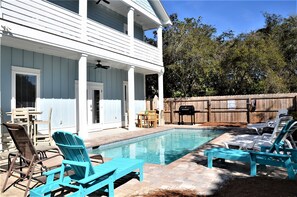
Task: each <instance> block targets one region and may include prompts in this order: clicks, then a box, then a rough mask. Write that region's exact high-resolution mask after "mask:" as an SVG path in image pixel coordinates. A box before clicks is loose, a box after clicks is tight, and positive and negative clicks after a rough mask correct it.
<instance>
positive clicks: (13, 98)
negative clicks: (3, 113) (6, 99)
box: [10, 66, 40, 110]
mask: <svg viewBox="0 0 297 197" xmlns="http://www.w3.org/2000/svg"><path fill="white" fill-rule="evenodd" d="M11 71H12V72H11V102H10V105H11V109H15V108H16V87H15V86H16V74H23V75H35V76H36V101H35V108H36V109H37V110H39V100H40V70H39V69H34V68H25V67H19V66H12V67H11Z"/></svg>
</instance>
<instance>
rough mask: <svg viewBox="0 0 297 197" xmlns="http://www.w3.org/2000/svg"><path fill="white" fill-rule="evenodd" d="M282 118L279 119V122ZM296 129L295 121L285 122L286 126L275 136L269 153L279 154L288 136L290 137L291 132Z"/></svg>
mask: <svg viewBox="0 0 297 197" xmlns="http://www.w3.org/2000/svg"><path fill="white" fill-rule="evenodd" d="M283 118H284V117H282V118H281V120H282V119H283ZM296 129H297V124H296V121H295V120H292V119H291V120H289V121H287V123H286V125H285V126H284V127H283V128H282V130H281V131H280V133H279V134H278V135H277V137H276V139H275V140H274V142H273V144H272V146H271V147H270V150H269V152H271V153H272V152H274V151H277V152H278V153H279V152H280V151H279V149H280V148H285V147H284V146H283V145H284V140H285V139H286V138H287V136H288V135H290V134H291V133H292V132H294V131H295V130H296Z"/></svg>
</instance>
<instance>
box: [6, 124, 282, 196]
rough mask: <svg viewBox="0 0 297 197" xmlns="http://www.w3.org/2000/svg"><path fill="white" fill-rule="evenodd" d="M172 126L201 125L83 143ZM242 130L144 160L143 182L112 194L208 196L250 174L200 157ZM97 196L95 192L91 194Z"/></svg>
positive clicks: (278, 173) (96, 136) (117, 132)
mask: <svg viewBox="0 0 297 197" xmlns="http://www.w3.org/2000/svg"><path fill="white" fill-rule="evenodd" d="M173 127H174V128H177V127H191V128H199V127H201V126H199V125H194V126H177V125H166V126H164V127H157V128H150V129H144V128H142V129H138V128H137V130H136V131H128V130H127V129H123V128H119V129H108V130H103V131H98V132H92V133H89V136H88V138H87V139H86V140H85V144H86V146H87V147H94V146H98V145H100V144H106V143H110V142H114V141H121V140H124V139H128V138H133V137H137V136H142V135H147V134H150V133H156V132H160V131H163V130H166V129H168V128H173ZM245 131H246V130H244V129H242V128H232V129H231V130H230V131H228V132H226V133H224V134H223V135H221V136H219V137H217V138H215V139H214V140H212V141H211V142H209V143H207V144H205V145H203V146H202V147H200V148H199V149H197V150H195V151H193V152H191V153H189V154H187V155H185V156H184V157H182V158H180V159H178V160H176V161H174V162H172V163H170V164H169V165H165V166H162V165H156V164H147V163H146V164H145V165H144V181H143V182H139V181H138V180H136V179H130V180H128V182H126V183H125V184H120V185H119V186H117V187H116V188H115V196H143V195H146V194H148V193H150V192H152V191H155V190H158V189H172V190H192V191H194V192H195V193H196V194H197V195H211V194H212V193H213V192H214V191H216V190H217V189H218V188H219V187H220V185H222V183H224V182H225V181H226V180H228V179H230V178H232V177H249V172H250V169H249V165H243V164H242V163H240V162H231V161H227V162H228V163H227V162H226V163H225V164H224V163H221V162H214V168H212V169H209V168H207V167H206V165H207V158H206V157H204V156H203V151H204V150H205V149H207V148H210V147H213V146H222V142H223V141H226V140H228V139H230V138H231V137H232V135H234V134H238V133H244V132H245ZM267 172H268V173H267ZM260 174H261V175H263V176H266V177H275V178H280V179H285V178H286V177H287V174H286V171H284V170H283V169H280V168H271V169H270V168H269V170H267V169H266V170H265V171H263V172H259V173H258V175H260ZM5 177H6V173H4V172H2V173H1V174H0V180H1V182H0V187H1V188H2V185H3V181H4V179H5ZM13 180H14V178H10V179H9V183H12V182H13ZM23 193H24V191H23V190H22V189H21V188H17V187H15V186H12V187H10V188H9V189H8V190H7V191H5V192H4V193H3V194H1V196H3V197H4V196H21V195H22V194H23ZM98 195H99V194H94V195H92V196H98Z"/></svg>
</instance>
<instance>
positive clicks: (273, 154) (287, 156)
mask: <svg viewBox="0 0 297 197" xmlns="http://www.w3.org/2000/svg"><path fill="white" fill-rule="evenodd" d="M250 154H251V156H253V155H255V156H268V157H273V158H284V159H286V158H290V157H291V156H290V155H282V154H276V153H264V152H252V151H250Z"/></svg>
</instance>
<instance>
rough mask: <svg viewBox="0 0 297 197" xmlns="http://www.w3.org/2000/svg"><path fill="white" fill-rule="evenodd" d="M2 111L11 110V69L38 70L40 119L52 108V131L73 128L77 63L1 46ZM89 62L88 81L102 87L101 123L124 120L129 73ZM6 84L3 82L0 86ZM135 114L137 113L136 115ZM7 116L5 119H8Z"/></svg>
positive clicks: (139, 88) (139, 83) (139, 103)
mask: <svg viewBox="0 0 297 197" xmlns="http://www.w3.org/2000/svg"><path fill="white" fill-rule="evenodd" d="M1 47H2V48H1V49H2V50H1V55H2V58H1V82H2V83H1V90H2V91H3V90H5V92H2V95H1V96H2V97H1V108H2V110H3V111H4V112H7V111H10V110H11V109H10V102H11V100H10V99H11V88H7V87H11V66H12V65H13V66H19V67H27V68H35V69H39V70H40V71H41V72H40V103H39V104H40V110H41V111H43V114H42V115H41V117H40V118H42V119H46V118H47V112H48V110H49V108H50V107H52V108H53V119H52V126H53V128H54V129H55V128H63V127H75V124H76V123H75V122H76V121H75V115H76V99H75V80H78V66H77V65H78V61H77V60H71V59H65V58H61V57H56V56H51V55H47V54H41V53H36V52H32V51H26V50H21V49H15V48H11V47H6V46H1ZM94 67H95V64H90V63H88V81H90V82H100V83H103V85H104V87H103V88H104V109H105V110H104V111H105V112H104V123H119V122H121V121H123V117H124V113H123V109H122V106H123V81H128V71H127V70H121V69H115V68H110V69H107V70H105V69H94ZM143 79H144V75H143V74H140V73H135V100H136V104H135V106H136V110H138V111H139V110H140V109H144V108H143V106H145V105H144V104H145V101H144V88H143V87H144V80H143ZM3 82H5V83H3ZM138 111H136V112H138ZM8 118H9V117H5V120H7V119H8Z"/></svg>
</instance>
